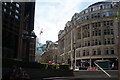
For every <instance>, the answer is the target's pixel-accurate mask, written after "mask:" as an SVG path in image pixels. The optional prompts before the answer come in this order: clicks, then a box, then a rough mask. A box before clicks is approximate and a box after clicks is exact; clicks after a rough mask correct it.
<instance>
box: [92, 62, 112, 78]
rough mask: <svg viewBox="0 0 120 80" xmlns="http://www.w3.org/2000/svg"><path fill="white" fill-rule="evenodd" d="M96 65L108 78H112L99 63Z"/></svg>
mask: <svg viewBox="0 0 120 80" xmlns="http://www.w3.org/2000/svg"><path fill="white" fill-rule="evenodd" d="M94 64H95V65H96V66H97V67H98V68H99V69H100V70H101V71H103V72H104V73H105V74H106V75H107V76H108V77H111V75H110V74H108V73H107V72H106V71H105V70H104V69H103V68H101V67H100V66H99V65H98V64H97V63H95V62H94Z"/></svg>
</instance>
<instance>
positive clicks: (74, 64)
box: [73, 42, 76, 70]
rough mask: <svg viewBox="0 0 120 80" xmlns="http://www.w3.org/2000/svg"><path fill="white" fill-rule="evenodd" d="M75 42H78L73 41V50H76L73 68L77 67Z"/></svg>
mask: <svg viewBox="0 0 120 80" xmlns="http://www.w3.org/2000/svg"><path fill="white" fill-rule="evenodd" d="M75 44H76V43H75V42H74V43H73V51H74V52H73V54H74V56H73V57H74V60H73V63H74V65H73V70H75V69H76V52H75V49H76V48H75Z"/></svg>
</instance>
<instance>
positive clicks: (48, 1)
mask: <svg viewBox="0 0 120 80" xmlns="http://www.w3.org/2000/svg"><path fill="white" fill-rule="evenodd" d="M36 1H37V2H36V7H35V22H34V24H35V28H34V31H35V34H36V35H37V37H38V38H40V39H39V41H40V43H43V44H44V43H46V40H51V41H53V42H55V41H57V40H58V32H59V31H60V30H63V29H64V27H65V24H66V23H67V21H70V20H71V18H72V16H73V15H74V14H75V13H79V12H81V11H82V10H84V9H86V8H87V7H88V6H89V5H91V4H93V3H95V2H98V1H101V0H36ZM85 1H86V2H85ZM41 30H42V31H43V33H42V34H41V35H40V34H39V33H40V31H41Z"/></svg>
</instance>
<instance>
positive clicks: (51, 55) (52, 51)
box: [41, 42, 60, 63]
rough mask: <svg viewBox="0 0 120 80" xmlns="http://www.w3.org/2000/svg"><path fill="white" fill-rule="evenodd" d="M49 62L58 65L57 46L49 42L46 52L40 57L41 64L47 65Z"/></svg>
mask: <svg viewBox="0 0 120 80" xmlns="http://www.w3.org/2000/svg"><path fill="white" fill-rule="evenodd" d="M49 61H51V62H53V63H60V62H59V54H58V44H57V43H55V42H50V43H49V44H48V45H47V47H46V50H45V51H44V52H43V54H42V55H41V62H43V63H48V62H49Z"/></svg>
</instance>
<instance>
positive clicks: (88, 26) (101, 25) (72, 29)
mask: <svg viewBox="0 0 120 80" xmlns="http://www.w3.org/2000/svg"><path fill="white" fill-rule="evenodd" d="M113 6H114V5H113V3H112V2H105V1H104V2H97V3H94V4H92V5H90V6H89V7H88V8H86V9H85V10H83V11H81V12H80V13H75V14H74V15H73V16H72V19H71V21H68V22H67V23H66V25H65V28H64V30H60V31H59V33H58V50H59V51H58V52H59V54H61V56H62V58H61V61H64V62H65V63H68V64H71V65H74V64H75V65H78V66H83V64H82V63H83V62H87V63H89V65H91V66H94V61H95V60H109V61H110V65H112V64H113V63H115V64H116V66H117V61H118V48H117V47H118V38H117V36H118V24H116V23H115V15H116V14H115V12H114V10H113Z"/></svg>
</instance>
